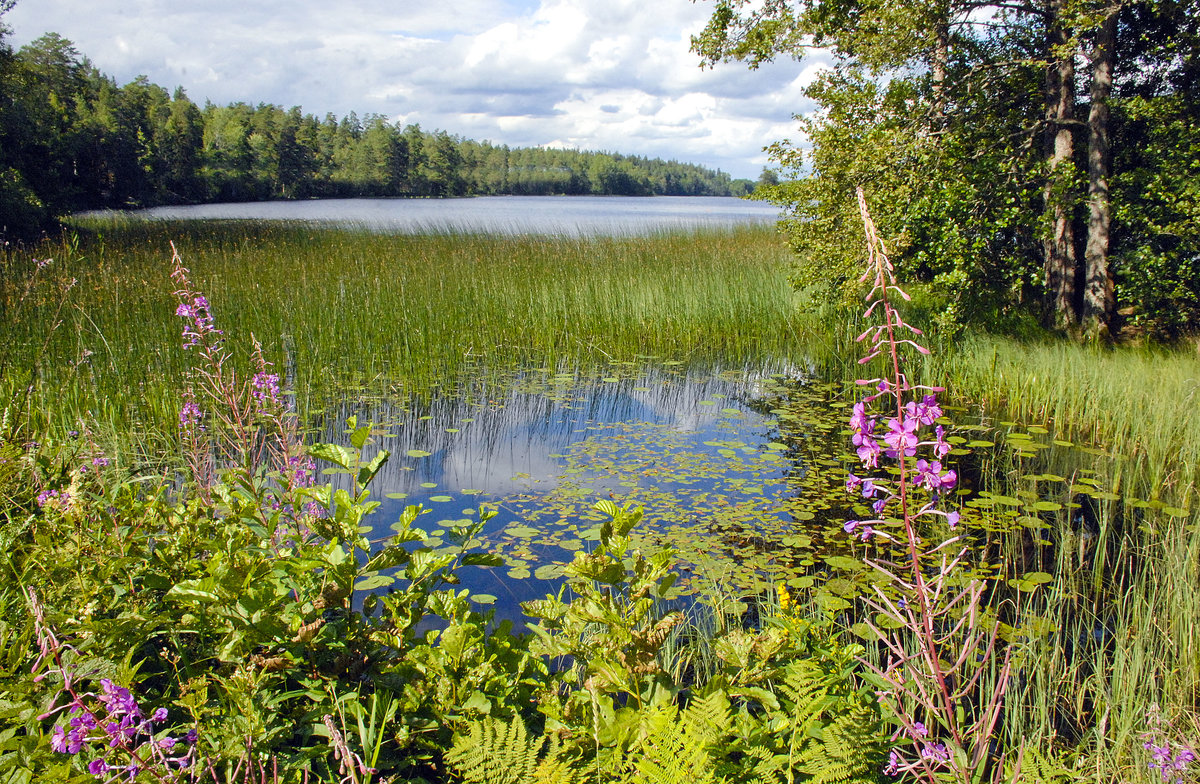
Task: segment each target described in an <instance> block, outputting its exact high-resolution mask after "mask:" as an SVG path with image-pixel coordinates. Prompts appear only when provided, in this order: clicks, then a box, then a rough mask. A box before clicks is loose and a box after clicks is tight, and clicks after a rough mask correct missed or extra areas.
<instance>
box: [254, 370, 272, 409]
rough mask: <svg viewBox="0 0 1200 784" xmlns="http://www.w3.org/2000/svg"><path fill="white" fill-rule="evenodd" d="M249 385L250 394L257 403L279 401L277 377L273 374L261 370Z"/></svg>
mask: <svg viewBox="0 0 1200 784" xmlns="http://www.w3.org/2000/svg"><path fill="white" fill-rule="evenodd" d="M250 385H251V386H252V387H253V389H251V390H250V394H251V395H253V396H254V399H255V400H257V401H258V402H259V403H267V402H271V403H276V402H278V401H279V376H278V374H275V373H268V372H266V371H265V370H261V371H259V372H258V373H255V374H254V378H252V379H251V380H250Z"/></svg>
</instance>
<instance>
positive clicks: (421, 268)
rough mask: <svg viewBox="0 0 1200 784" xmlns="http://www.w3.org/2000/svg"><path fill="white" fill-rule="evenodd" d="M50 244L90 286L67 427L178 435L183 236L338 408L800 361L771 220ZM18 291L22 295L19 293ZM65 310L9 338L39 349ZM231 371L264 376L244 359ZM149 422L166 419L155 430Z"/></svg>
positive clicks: (39, 307) (269, 345)
mask: <svg viewBox="0 0 1200 784" xmlns="http://www.w3.org/2000/svg"><path fill="white" fill-rule="evenodd" d="M80 230H81V231H82V232H84V233H83V234H82V235H81V237H82V239H79V240H74V239H68V240H64V241H61V242H58V243H47V244H46V245H45V246H43V247H42V248H40V249H38V251H37V252H38V253H40V254H43V255H47V256H50V255H53V256H54V257H55V258H56V265H55V267H56V269H58V270H59V273H58V274H60V275H62V276H64V277H73V278H76V279H77V280H78V286H77V288H76V295H75V298H74V299H73V300H72V302H71V304H70V306H69V308H68V309H67V311H66V315H65V318H64V323H63V325H62V328H61V329H60V330H59V332H58V333H57V334H56V335H55V336H54V338H53V341H52V343H51V346H50V350H49V352H48V361H47V362H46V363H44V372H43V375H42V377H41V378H40V379H39V382H40V383H39V384H38V386H37V388H36V389H35V399H34V400H33V402H32V408H33V409H35V410H38V411H40V412H42V413H43V414H44V416H45V417H46V418H47V419H48V420H50V421H53V422H55V423H57V424H59V425H60V426H73V424H74V423H75V422H76V421H77V420H78V419H80V418H89V419H92V420H96V421H100V422H104V423H111V425H112V427H113V428H114V429H131V427H137V428H138V429H141V430H145V429H146V426H162V425H164V424H166V425H169V424H170V423H171V422H172V421H173V420H174V417H175V415H176V413H177V412H176V411H175V409H174V406H175V405H176V402H175V401H176V400H177V398H178V390H177V389H176V388H174V387H173V386H172V384H173V383H174V382H173V379H177V378H179V377H180V376H181V375H182V371H183V369H184V367H185V357H184V356H183V352H182V351H181V350H179V349H178V348H177V347H176V346H175V345H174V343H175V341H174V339H173V338H174V335H173V332H174V326H175V325H173V324H172V323H171V322H172V320H173V316H172V314H173V312H174V304H173V300H172V297H171V290H170V282H169V278H168V273H169V270H168V269H166V267H165V265H164V263H163V258H169V257H170V251H169V243H170V242H171V241H175V243H176V245H177V246H178V248H179V251H180V253H181V254H182V255H183V256H184V257H185V258H187V259H188V260H189V265H190V267H191V270H192V276H193V279H194V281H195V283H196V285H197V286H198V287H201V288H203V290H204V291H205V292H206V293H208V295H209V297H210V298H211V300H212V302H213V303H215V307H216V308H217V309H218V310H219V312H218V313H217V316H218V317H219V319H220V321H221V322H222V323H223V324H226V325H228V328H229V329H231V330H236V331H237V332H238V333H239V334H249V333H252V334H253V335H254V336H255V337H256V338H257V339H258V340H259V341H260V342H261V344H262V346H263V351H264V353H265V355H266V358H267V359H268V361H270V362H272V363H274V365H275V366H276V367H277V368H278V369H279V371H280V373H281V374H283V375H284V376H285V380H286V381H287V385H288V386H289V387H290V388H295V389H297V390H298V392H299V393H300V396H301V401H300V405H301V408H302V409H303V408H304V407H305V405H306V404H308V405H310V406H320V405H323V402H324V401H325V400H327V399H329V398H331V397H333V396H335V395H340V394H342V393H343V391H344V388H345V387H347V386H349V387H351V388H354V387H356V386H357V387H359V388H369V389H371V390H373V391H374V392H375V393H376V394H382V393H384V392H386V393H389V394H390V393H394V392H397V391H411V390H414V389H423V388H426V387H428V386H429V385H430V384H432V383H442V384H445V383H453V381H454V379H455V378H456V377H457V376H458V375H459V374H460V373H461V372H463V371H464V369H472V368H477V367H479V366H481V365H492V366H497V365H512V364H522V363H532V364H536V365H545V364H549V365H553V364H556V363H558V362H560V361H571V362H608V361H611V360H634V359H636V358H638V357H639V356H645V355H657V356H660V357H666V356H670V357H672V358H678V359H687V358H693V357H697V358H700V357H722V358H726V359H728V358H734V359H736V358H738V357H742V358H749V357H762V356H772V355H774V356H778V355H785V354H787V353H789V352H794V346H796V345H797V344H798V343H800V344H802V343H803V341H802V340H799V341H798V340H797V338H796V334H795V329H796V323H795V319H794V309H793V303H792V295H791V293H790V289H789V287H788V286H787V283H786V277H785V271H784V270H785V264H784V262H785V260H786V251H785V250H784V249H783V248H782V247H781V245H780V243H779V242H778V239H777V238H776V237H775V236H774V234H773V233H772V232H771V231H770V230H769V229H761V228H759V229H738V230H705V231H697V232H673V233H661V234H656V235H653V236H649V237H638V238H577V237H535V236H489V235H480V234H454V233H447V232H439V233H429V234H424V235H415V236H414V235H401V236H396V235H380V234H373V233H370V232H367V231H365V230H357V231H356V230H347V229H329V228H315V227H311V226H305V225H297V224H282V223H234V222H228V223H205V224H201V225H196V224H189V223H185V222H179V223H157V222H156V223H145V222H142V223H129V222H121V221H109V222H103V221H95V222H86V223H81V224H80ZM5 296H7V297H8V298H9V299H11V298H12V297H14V296H15V294H14V293H13V292H5ZM52 307H53V303H50V302H47V303H39V304H36V306H35V307H28V308H27V309H26V312H25V314H24V315H23V317H22V319H21V321H20V323H19V324H16V325H13V326H12V327H10V328H9V331H8V333H7V334H5V335H3V337H4V339H5V340H6V341H9V342H10V344H11V345H14V346H16V347H18V349H17V350H18V352H24V353H29V352H30V351H32V350H33V347H35V346H36V345H37V344H38V343H37V342H38V340H39V338H40V337H41V336H42V335H44V334H45V331H46V327H47V321H48V320H50V319H51V318H52V316H53V310H52ZM231 361H234V362H238V363H241V365H242V366H243V367H244V368H249V366H250V358H249V356H248V355H246V354H245V352H243V353H242V354H240V355H237V356H234V357H233V358H232V359H231ZM150 429H151V430H153V429H154V427H151V428H150Z"/></svg>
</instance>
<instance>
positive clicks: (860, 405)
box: [850, 400, 875, 434]
mask: <svg viewBox="0 0 1200 784" xmlns="http://www.w3.org/2000/svg"><path fill="white" fill-rule="evenodd" d="M850 427H851V428H853V429H854V430H855V431H857V432H859V433H864V434H870V433H871V431H873V430H874V429H875V418H874V417H871V416H867V404H866V402H865V401H862V400H860V401H859V402H857V403H855V404H854V408H853V409H852V411H851V414H850Z"/></svg>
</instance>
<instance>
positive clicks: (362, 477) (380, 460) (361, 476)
mask: <svg viewBox="0 0 1200 784" xmlns="http://www.w3.org/2000/svg"><path fill="white" fill-rule="evenodd" d="M391 455H392V453H391V452H389V451H388V450H386V449H381V450H379V453H378V454H376V455H375V457H373V458H371V462H369V463H367V464H366V465H364V466H362V467H361V468H359V469H358V486H359V487H366V486H367V485H368V484H370V483H371V480H372V479H374V478H375V474H377V473H379V469H380V468H382V467H383V464H384V463H386V462H387V460H388V458H389V457H391Z"/></svg>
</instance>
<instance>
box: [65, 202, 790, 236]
mask: <svg viewBox="0 0 1200 784" xmlns="http://www.w3.org/2000/svg"><path fill="white" fill-rule="evenodd" d="M102 214H104V212H103V211H100V212H93V213H84V215H102ZM134 214H135V215H138V216H142V217H147V218H151V219H183V220H294V221H306V222H312V223H321V224H333V225H341V226H350V227H355V228H360V227H361V228H367V229H370V230H376V231H382V232H396V231H399V232H422V231H466V232H486V233H489V234H495V233H501V234H558V235H568V236H596V235H600V236H615V235H620V236H631V235H641V234H646V233H650V232H655V231H663V230H668V229H689V228H717V227H729V226H741V225H750V224H767V223H773V222H774V221H776V220H778V218H779V208H778V207H774V206H772V205H769V204H764V203H763V202H755V201H749V200H747V199H737V198H733V197H723V196H653V197H646V196H480V197H473V198H466V199H313V200H308V201H274V202H250V203H236V204H191V205H181V206H171V207H154V208H151V209H147V210H138V211H136V212H135V213H134Z"/></svg>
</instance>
